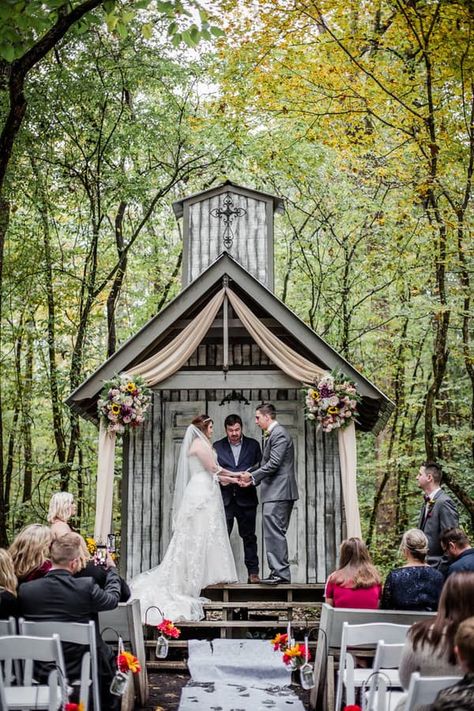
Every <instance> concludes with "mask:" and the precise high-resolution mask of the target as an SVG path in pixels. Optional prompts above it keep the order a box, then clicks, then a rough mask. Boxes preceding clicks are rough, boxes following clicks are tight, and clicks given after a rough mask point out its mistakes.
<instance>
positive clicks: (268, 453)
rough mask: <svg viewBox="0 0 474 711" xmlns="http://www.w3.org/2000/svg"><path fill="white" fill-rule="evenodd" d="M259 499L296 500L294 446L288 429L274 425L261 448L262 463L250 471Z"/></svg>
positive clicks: (265, 500)
mask: <svg viewBox="0 0 474 711" xmlns="http://www.w3.org/2000/svg"><path fill="white" fill-rule="evenodd" d="M252 474H253V479H254V482H255V485H256V486H258V485H259V484H260V501H261V502H262V503H263V504H264V503H265V502H268V501H296V499H297V498H298V486H297V484H296V477H295V448H294V446H293V440H292V439H291V437H290V434H289V432H288V430H286V429H285V428H284V427H283V426H282V425H275V427H274V428H273V429H272V431H271V432H270V435H269V436H268V438H267V440H266V442H265V446H264V448H263V455H262V463H261V465H260V466H259V467H257V468H255V469H254V470H253V472H252Z"/></svg>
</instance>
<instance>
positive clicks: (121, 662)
mask: <svg viewBox="0 0 474 711" xmlns="http://www.w3.org/2000/svg"><path fill="white" fill-rule="evenodd" d="M117 667H118V669H119V671H121V672H124V673H126V672H128V671H131V672H132V674H137V673H138V672H139V671H141V666H140V662H139V661H138V659H137V658H136V656H135V655H134V654H132V653H131V652H120V654H119V655H118V657H117ZM70 711H74V709H71V710H70Z"/></svg>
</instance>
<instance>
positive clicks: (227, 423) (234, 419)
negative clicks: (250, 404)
mask: <svg viewBox="0 0 474 711" xmlns="http://www.w3.org/2000/svg"><path fill="white" fill-rule="evenodd" d="M234 425H240V426H241V427H242V418H241V417H240V415H227V417H226V418H225V420H224V427H226V428H227V427H233V426H234Z"/></svg>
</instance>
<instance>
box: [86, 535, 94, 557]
mask: <svg viewBox="0 0 474 711" xmlns="http://www.w3.org/2000/svg"><path fill="white" fill-rule="evenodd" d="M84 540H85V542H86V546H87V550H88V551H89V554H90V555H91V556H92V557H94V556H95V554H96V553H97V543H96V541H95V539H94V538H92V536H86V537H85V538H84Z"/></svg>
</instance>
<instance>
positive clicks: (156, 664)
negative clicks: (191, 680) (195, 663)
mask: <svg viewBox="0 0 474 711" xmlns="http://www.w3.org/2000/svg"><path fill="white" fill-rule="evenodd" d="M146 668H147V670H148V671H162V670H163V669H168V670H170V671H180V670H182V669H184V670H186V671H187V669H188V663H187V662H186V661H184V660H179V661H173V660H169V659H161V660H158V659H155V660H153V661H149V660H147V662H146Z"/></svg>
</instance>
